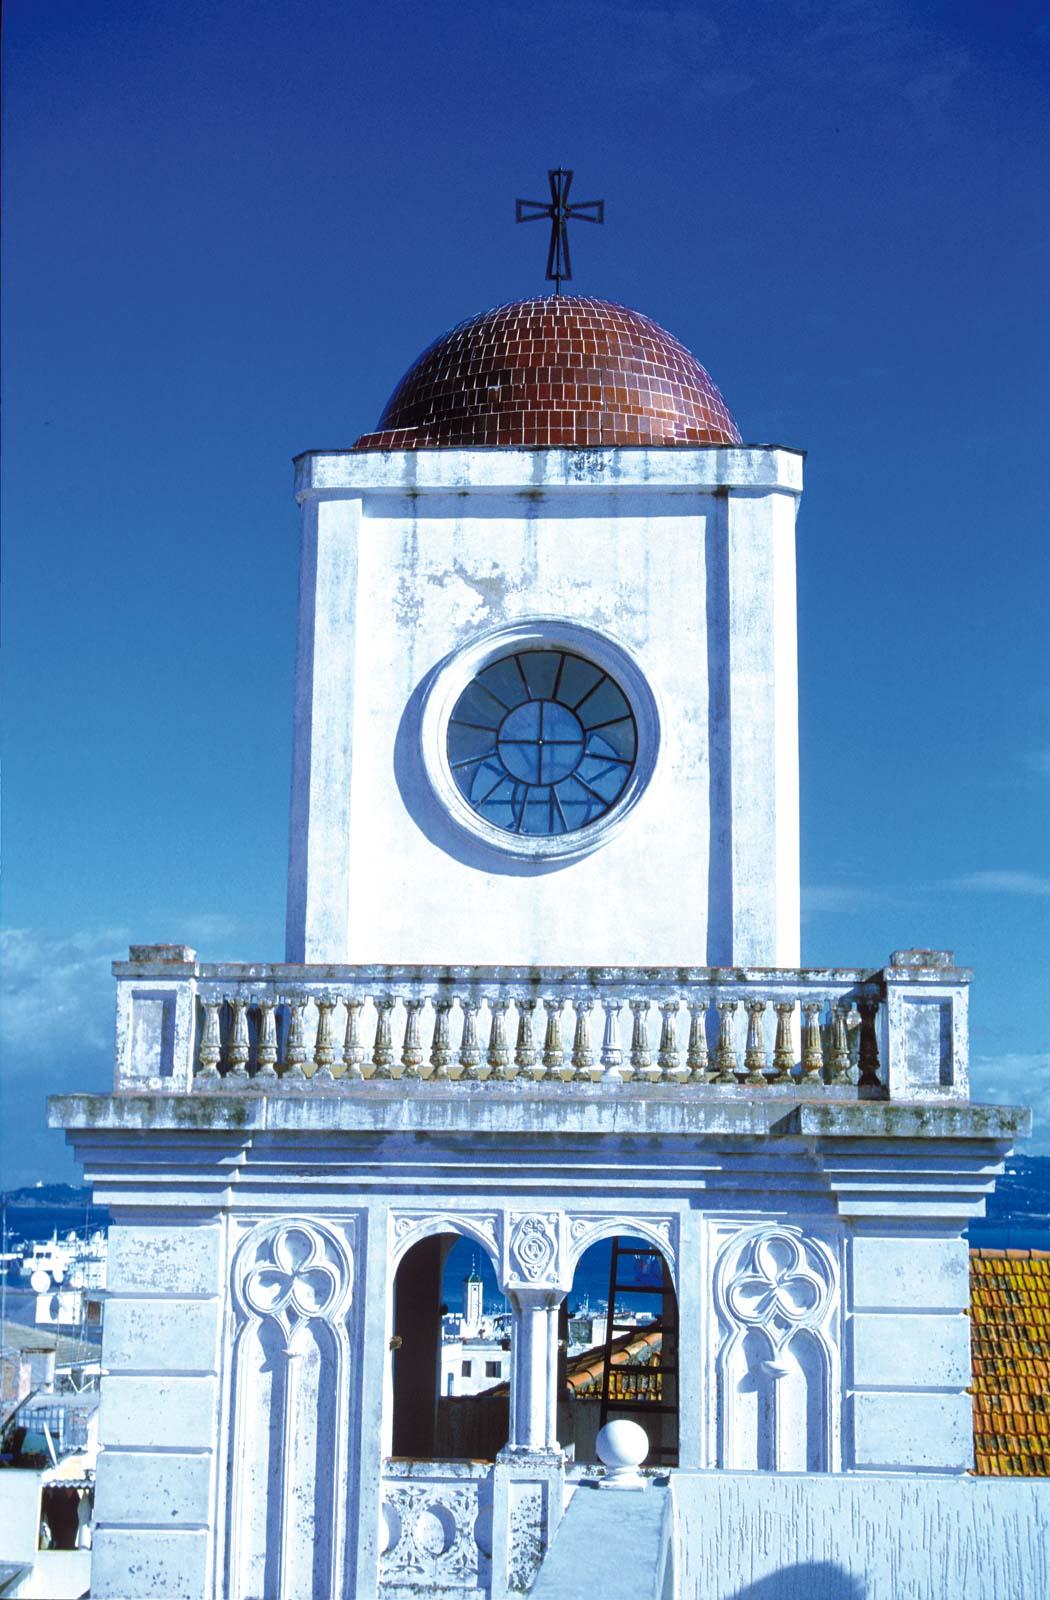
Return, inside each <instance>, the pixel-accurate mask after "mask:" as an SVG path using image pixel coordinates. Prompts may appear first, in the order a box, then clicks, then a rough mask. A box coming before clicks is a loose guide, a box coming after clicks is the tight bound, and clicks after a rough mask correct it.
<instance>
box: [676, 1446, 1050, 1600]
mask: <svg viewBox="0 0 1050 1600" xmlns="http://www.w3.org/2000/svg"><path fill="white" fill-rule="evenodd" d="M671 1500H672V1516H670V1517H668V1518H667V1520H666V1523H665V1539H666V1542H667V1546H668V1558H669V1559H668V1560H667V1562H666V1567H667V1569H668V1586H667V1588H666V1589H665V1594H670V1593H672V1592H673V1594H674V1596H675V1597H676V1600H987V1596H989V1595H994V1596H995V1597H996V1600H1034V1597H1035V1596H1036V1595H1045V1594H1047V1593H1050V1482H1045V1481H1037V1480H1032V1479H1027V1480H1009V1479H993V1478H933V1477H928V1476H922V1475H919V1476H915V1477H902V1476H899V1475H898V1476H893V1477H891V1476H878V1475H868V1474H865V1475H863V1476H860V1477H855V1476H852V1475H844V1476H837V1477H836V1476H831V1477H814V1476H811V1475H800V1476H796V1475H794V1474H777V1475H775V1476H770V1475H769V1474H767V1473H731V1474H730V1473H717V1474H716V1473H712V1474H710V1475H695V1474H690V1473H676V1474H675V1475H674V1476H673V1478H672V1480H671ZM672 1574H673V1577H672ZM672 1584H673V1588H672Z"/></svg>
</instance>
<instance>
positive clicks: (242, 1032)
mask: <svg viewBox="0 0 1050 1600" xmlns="http://www.w3.org/2000/svg"><path fill="white" fill-rule="evenodd" d="M224 998H225V1000H226V1004H227V1005H228V1006H229V1008H230V1012H231V1016H232V1021H231V1023H230V1036H229V1040H228V1042H227V1045H226V1064H227V1066H228V1067H229V1071H228V1073H227V1077H230V1078H246V1077H247V1076H248V1056H249V1053H250V1052H249V1047H248V1013H247V1009H246V1006H245V1002H244V1001H243V1000H242V999H241V997H240V995H236V994H228V995H226V996H225V997H224Z"/></svg>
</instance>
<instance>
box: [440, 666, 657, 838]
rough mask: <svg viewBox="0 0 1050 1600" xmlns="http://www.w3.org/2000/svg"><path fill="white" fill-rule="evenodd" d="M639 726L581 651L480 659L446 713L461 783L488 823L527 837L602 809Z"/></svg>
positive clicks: (629, 764) (622, 778)
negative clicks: (475, 671)
mask: <svg viewBox="0 0 1050 1600" xmlns="http://www.w3.org/2000/svg"><path fill="white" fill-rule="evenodd" d="M636 747H637V729H636V726H635V721H634V717H633V715H632V713H631V709H630V706H629V705H628V702H627V699H626V696H625V695H624V693H623V690H622V689H621V688H620V687H619V685H618V684H616V683H614V682H613V680H612V679H611V678H610V677H609V676H608V674H607V673H605V672H603V671H602V670H601V669H600V668H599V667H596V666H595V665H594V664H593V663H592V662H590V661H585V660H583V658H582V657H580V656H577V655H573V654H572V653H571V652H569V651H562V650H524V651H521V652H520V653H518V654H516V655H513V656H505V657H503V659H502V660H500V661H495V662H492V663H491V664H490V665H489V666H487V667H485V668H484V669H483V671H482V672H480V673H479V674H478V676H477V677H476V678H475V679H474V681H473V682H472V683H470V684H468V686H467V687H466V689H464V691H463V693H462V694H461V695H460V697H459V699H458V700H457V702H456V706H455V709H454V711H453V713H452V717H451V719H450V721H449V729H448V746H447V748H448V759H449V764H450V766H451V767H452V772H453V776H454V778H455V781H456V783H457V785H458V787H459V789H460V792H461V793H462V794H463V796H464V797H465V798H466V799H467V801H468V802H469V803H470V804H471V805H472V806H473V807H474V809H475V810H476V811H477V812H478V813H479V815H481V816H483V817H484V818H485V819H486V820H487V821H488V822H491V823H492V824H494V825H495V826H496V827H499V828H505V829H507V830H508V831H509V832H512V833H518V834H528V835H531V836H534V837H542V836H555V835H559V834H563V833H568V832H571V831H573V830H574V829H576V828H582V827H586V826H587V824H588V823H590V822H593V821H595V820H596V818H598V817H600V816H603V815H604V814H605V812H606V811H608V810H609V808H610V806H612V805H613V804H615V802H616V800H617V798H618V797H619V795H620V794H621V793H622V792H623V789H624V787H625V786H626V783H627V779H628V777H629V776H630V773H631V770H632V768H633V765H634V759H635V754H636Z"/></svg>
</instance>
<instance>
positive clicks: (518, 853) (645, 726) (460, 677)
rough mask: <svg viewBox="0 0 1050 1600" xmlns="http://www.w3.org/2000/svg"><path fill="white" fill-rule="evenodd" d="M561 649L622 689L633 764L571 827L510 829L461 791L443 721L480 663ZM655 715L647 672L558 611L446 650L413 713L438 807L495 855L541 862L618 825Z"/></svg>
mask: <svg viewBox="0 0 1050 1600" xmlns="http://www.w3.org/2000/svg"><path fill="white" fill-rule="evenodd" d="M544 649H555V650H566V651H571V652H572V653H573V654H575V655H578V656H582V657H583V658H584V659H585V660H587V661H591V662H593V663H594V665H595V666H597V667H600V668H601V669H602V671H603V672H607V673H608V674H609V676H610V677H611V678H612V679H613V680H614V681H615V682H616V684H617V685H618V686H619V688H620V689H621V690H622V691H623V693H624V695H625V696H626V698H627V701H628V704H629V705H630V708H631V711H632V712H633V714H634V719H635V726H636V729H637V736H638V743H637V751H636V754H635V761H634V767H633V770H632V772H631V775H630V777H629V778H628V780H627V783H626V784H625V785H624V788H623V790H622V792H621V794H620V795H619V797H618V799H617V800H616V801H615V803H614V804H613V805H612V806H610V808H609V810H608V811H606V812H605V814H604V815H603V816H601V817H597V818H595V820H594V821H593V822H589V823H587V824H586V825H585V826H584V827H582V828H577V829H575V830H573V831H572V832H571V833H562V834H555V835H545V834H532V835H530V834H516V833H509V832H508V831H507V830H506V829H505V828H501V827H498V826H497V825H496V824H495V823H492V822H489V821H487V820H486V819H485V818H484V817H482V816H479V814H478V813H477V812H476V811H475V810H474V808H473V806H471V804H470V802H469V801H468V800H467V799H466V797H465V796H464V795H463V794H462V793H461V791H460V789H459V785H458V784H457V783H456V781H455V778H454V776H453V774H452V769H451V767H450V766H449V760H448V724H449V720H450V718H451V716H452V712H453V710H454V709H455V706H456V702H457V701H458V699H459V697H460V695H461V694H462V693H463V691H464V689H465V688H466V687H467V685H468V684H469V683H470V682H471V680H472V679H473V678H475V677H476V676H477V674H478V673H479V672H480V671H482V670H483V668H485V667H487V666H490V665H491V664H492V663H493V662H495V661H498V660H499V659H500V658H501V657H503V656H507V655H513V654H514V653H515V652H516V651H526V650H544ZM663 721H664V719H663V716H662V714H661V709H660V704H659V701H658V698H657V695H656V692H655V690H654V688H653V685H652V684H651V683H650V681H649V679H648V677H647V676H646V674H645V673H644V672H643V670H642V668H641V666H640V665H639V663H638V661H637V660H636V659H635V657H634V655H633V654H632V652H631V651H630V650H629V649H627V647H626V646H625V645H623V644H622V643H621V642H620V641H619V640H617V639H614V638H612V637H611V636H610V635H609V634H606V633H600V632H598V630H597V629H594V628H588V627H585V626H584V625H583V624H581V623H577V622H572V621H570V620H568V619H566V618H564V617H552V616H534V617H524V618H521V619H520V620H518V621H516V622H513V623H507V624H505V625H503V626H502V627H499V628H493V629H490V630H488V631H487V632H485V633H482V634H479V635H478V636H477V637H476V638H475V639H472V640H471V641H470V642H469V643H468V644H466V645H463V646H461V647H460V648H459V649H458V650H455V651H453V653H452V654H451V655H450V656H448V657H447V658H446V659H445V661H444V662H443V663H442V664H441V666H440V667H439V668H438V670H437V671H436V673H435V674H434V677H433V680H432V681H431V684H430V687H429V689H428V691H427V696H426V700H425V703H424V706H423V712H422V717H421V721H420V738H421V745H422V750H421V753H422V758H423V766H424V770H425V771H426V774H427V778H428V780H429V783H430V786H431V788H432V789H433V791H434V793H435V795H436V796H437V798H438V800H439V802H440V804H441V805H442V807H443V809H444V810H445V812H446V813H447V814H448V816H449V817H450V818H451V819H452V821H453V822H454V823H455V824H456V826H457V827H458V828H459V829H460V830H461V831H462V832H464V833H467V834H469V835H471V836H472V837H473V838H474V839H476V840H480V841H481V842H482V843H483V844H484V845H486V846H487V847H488V848H489V849H490V850H492V851H494V852H496V853H497V854H499V855H501V856H504V857H506V856H513V857H515V858H516V859H517V860H519V861H525V862H533V863H535V864H536V865H541V864H543V863H545V862H549V861H573V860H579V859H580V858H582V857H583V856H587V855H590V854H591V853H592V852H593V851H594V850H597V849H599V848H600V847H601V846H602V845H603V844H607V843H608V842H609V840H610V839H612V838H613V837H615V835H616V834H617V833H618V832H619V831H620V829H621V828H622V827H623V826H624V824H625V823H626V822H627V820H628V818H629V816H630V815H631V813H632V812H633V810H634V808H635V806H636V805H637V804H638V802H639V801H640V800H641V798H642V796H643V795H644V794H645V792H646V790H647V789H648V788H649V785H650V783H651V780H652V777H653V774H654V772H655V770H656V765H657V761H658V758H659V753H660V745H661V734H662V729H663Z"/></svg>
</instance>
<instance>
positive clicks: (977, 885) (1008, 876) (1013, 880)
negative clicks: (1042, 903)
mask: <svg viewBox="0 0 1050 1600" xmlns="http://www.w3.org/2000/svg"><path fill="white" fill-rule="evenodd" d="M941 888H942V889H972V890H973V891H974V892H975V893H977V894H1022V895H1036V896H1042V895H1050V878H1047V877H1044V876H1043V875H1042V874H1041V873H1038V872H1015V871H1010V870H1002V871H993V872H967V873H966V874H964V876H963V877H961V878H946V879H945V880H944V882H943V883H942V884H941Z"/></svg>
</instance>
